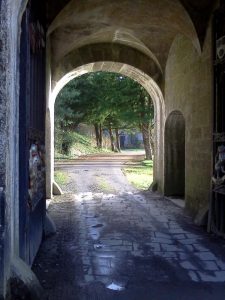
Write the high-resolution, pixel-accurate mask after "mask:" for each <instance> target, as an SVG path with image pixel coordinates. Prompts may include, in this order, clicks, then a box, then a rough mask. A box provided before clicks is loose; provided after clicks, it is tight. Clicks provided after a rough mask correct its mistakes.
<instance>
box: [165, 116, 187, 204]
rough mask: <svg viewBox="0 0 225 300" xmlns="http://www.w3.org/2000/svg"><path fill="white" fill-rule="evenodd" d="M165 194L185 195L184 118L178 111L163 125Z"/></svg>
mask: <svg viewBox="0 0 225 300" xmlns="http://www.w3.org/2000/svg"><path fill="white" fill-rule="evenodd" d="M165 195H166V196H173V197H181V198H183V197H184V196H185V119H184V117H183V115H182V113H181V112H179V111H174V112H172V113H171V114H170V115H169V116H168V118H167V121H166V125H165Z"/></svg>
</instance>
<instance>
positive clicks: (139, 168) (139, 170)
mask: <svg viewBox="0 0 225 300" xmlns="http://www.w3.org/2000/svg"><path fill="white" fill-rule="evenodd" d="M123 172H124V174H125V175H126V177H127V180H128V181H129V183H131V184H132V185H133V186H134V187H135V188H137V189H139V190H147V189H148V188H149V186H150V185H151V183H152V181H153V162H152V160H144V161H142V162H137V163H134V164H129V166H127V167H125V168H123Z"/></svg>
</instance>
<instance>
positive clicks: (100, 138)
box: [99, 124, 102, 149]
mask: <svg viewBox="0 0 225 300" xmlns="http://www.w3.org/2000/svg"><path fill="white" fill-rule="evenodd" d="M99 148H100V149H102V124H100V125H99Z"/></svg>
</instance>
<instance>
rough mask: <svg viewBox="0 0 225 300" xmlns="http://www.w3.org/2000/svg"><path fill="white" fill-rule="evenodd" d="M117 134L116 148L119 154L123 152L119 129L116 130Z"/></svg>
mask: <svg viewBox="0 0 225 300" xmlns="http://www.w3.org/2000/svg"><path fill="white" fill-rule="evenodd" d="M115 132H116V148H117V150H118V152H121V148H120V136H119V129H118V128H116V129H115Z"/></svg>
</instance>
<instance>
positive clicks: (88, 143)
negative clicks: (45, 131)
mask: <svg viewBox="0 0 225 300" xmlns="http://www.w3.org/2000/svg"><path fill="white" fill-rule="evenodd" d="M55 135H56V136H55V140H56V143H55V158H56V159H65V158H66V159H70V158H74V157H76V156H78V155H85V154H97V153H105V152H110V151H109V150H107V149H104V148H103V149H98V148H97V147H95V146H94V143H93V140H92V139H91V138H90V137H88V136H84V135H81V134H79V133H77V132H75V131H74V132H71V131H67V130H60V129H57V130H56V131H55ZM66 143H67V147H66V150H67V151H64V150H65V149H62V145H64V144H66Z"/></svg>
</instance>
